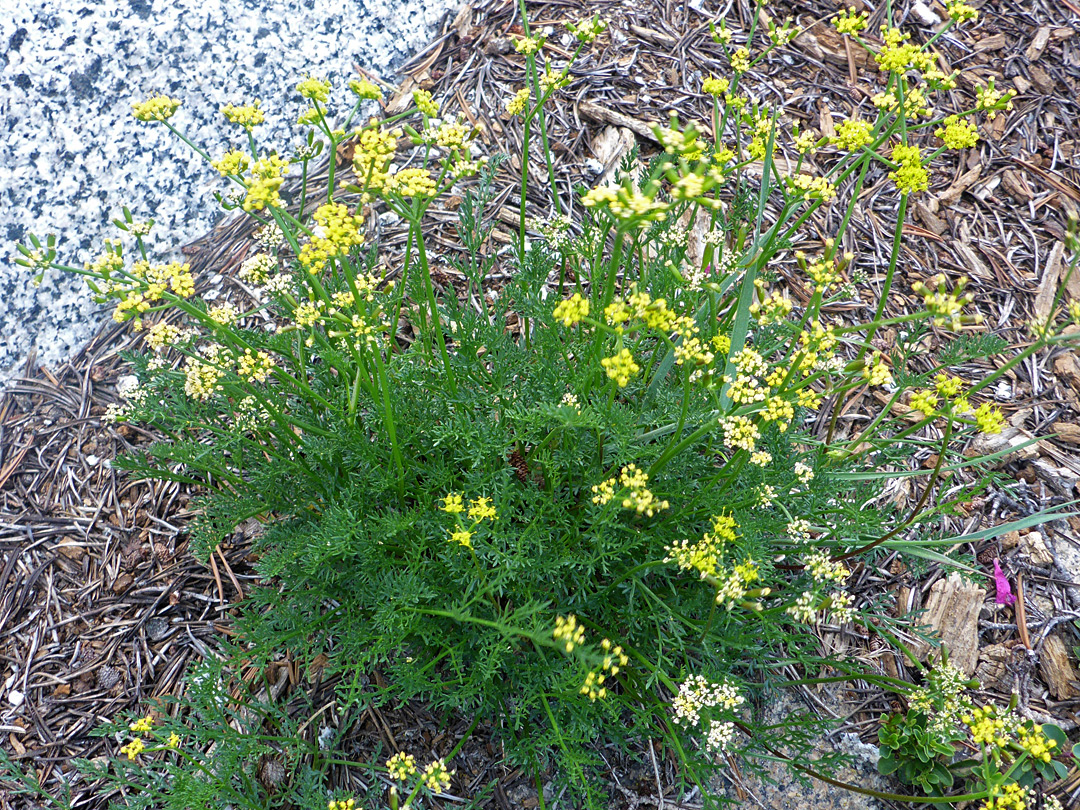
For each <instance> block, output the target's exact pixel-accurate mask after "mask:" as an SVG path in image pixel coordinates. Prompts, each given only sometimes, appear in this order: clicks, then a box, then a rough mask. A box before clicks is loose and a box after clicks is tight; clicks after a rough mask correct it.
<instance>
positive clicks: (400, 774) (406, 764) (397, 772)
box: [386, 751, 416, 782]
mask: <svg viewBox="0 0 1080 810" xmlns="http://www.w3.org/2000/svg"><path fill="white" fill-rule="evenodd" d="M386 771H387V773H388V774H389V775H390V778H391V779H395V780H397V781H398V782H404V781H405V780H406V779H408V778H409V777H410V776H412V775H414V774H415V773H416V757H414V756H413V755H412V754H406V753H405V752H404V751H398V753H396V754H394V755H393V756H392V757H390V759H388V760H386Z"/></svg>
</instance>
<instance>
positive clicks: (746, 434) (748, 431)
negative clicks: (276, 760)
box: [720, 414, 761, 453]
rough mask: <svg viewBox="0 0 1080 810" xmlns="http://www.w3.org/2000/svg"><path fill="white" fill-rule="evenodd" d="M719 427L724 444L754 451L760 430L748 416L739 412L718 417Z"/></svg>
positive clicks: (749, 451) (750, 451)
mask: <svg viewBox="0 0 1080 810" xmlns="http://www.w3.org/2000/svg"><path fill="white" fill-rule="evenodd" d="M720 428H721V430H723V432H724V446H725V447H729V448H732V449H738V450H745V451H746V452H748V453H752V452H754V449H755V448H756V447H757V440H758V439H760V438H761V431H760V430H758V426H757V425H755V424H754V423H753V422H752V421H751V420H750V419H749V418H748V417H746V416H742V415H741V414H739V415H735V416H722V417H720Z"/></svg>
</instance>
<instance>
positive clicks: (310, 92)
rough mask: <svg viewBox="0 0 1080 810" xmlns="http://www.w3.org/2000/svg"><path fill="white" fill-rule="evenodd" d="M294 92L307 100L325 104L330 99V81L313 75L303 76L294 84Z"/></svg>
mask: <svg viewBox="0 0 1080 810" xmlns="http://www.w3.org/2000/svg"><path fill="white" fill-rule="evenodd" d="M296 92H297V93H299V94H300V95H301V96H302V97H303V98H306V99H308V100H309V101H317V102H319V103H320V104H325V103H326V102H327V101H328V100H329V99H330V82H328V81H327V80H326V79H316V78H315V77H314V76H305V77H304V78H303V79H301V80H300V82H299V84H297V85H296Z"/></svg>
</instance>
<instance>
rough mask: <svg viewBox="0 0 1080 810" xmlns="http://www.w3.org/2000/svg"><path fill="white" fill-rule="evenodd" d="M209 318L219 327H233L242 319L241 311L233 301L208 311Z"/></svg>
mask: <svg viewBox="0 0 1080 810" xmlns="http://www.w3.org/2000/svg"><path fill="white" fill-rule="evenodd" d="M206 315H207V317H209V318H210V320H212V321H213V322H214V323H216V324H218V325H219V326H232V325H233V324H235V323H236V322H237V321H238V320H239V319H240V310H238V309H237V308H236V305H235V304H233V303H232V302H231V301H226V302H225V303H223V304H218V305H217V306H216V307H210V308H209V309H207V310H206Z"/></svg>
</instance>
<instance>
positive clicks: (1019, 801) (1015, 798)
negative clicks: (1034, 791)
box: [980, 782, 1031, 810]
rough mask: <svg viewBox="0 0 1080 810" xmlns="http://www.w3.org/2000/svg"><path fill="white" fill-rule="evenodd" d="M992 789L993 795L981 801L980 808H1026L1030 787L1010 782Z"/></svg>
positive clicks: (1010, 809)
mask: <svg viewBox="0 0 1080 810" xmlns="http://www.w3.org/2000/svg"><path fill="white" fill-rule="evenodd" d="M993 790H994V795H992V796H990V797H989V798H988V799H987V800H986V801H985V802H983V804H982V807H981V808H980V810H1027V807H1028V799H1029V798H1030V796H1031V791H1030V789H1028V788H1026V787H1022V786H1021V785H1019V784H1017V783H1016V782H1010V783H1009V784H1007V785H1004V786H1001V787H995V788H994V789H993Z"/></svg>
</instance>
